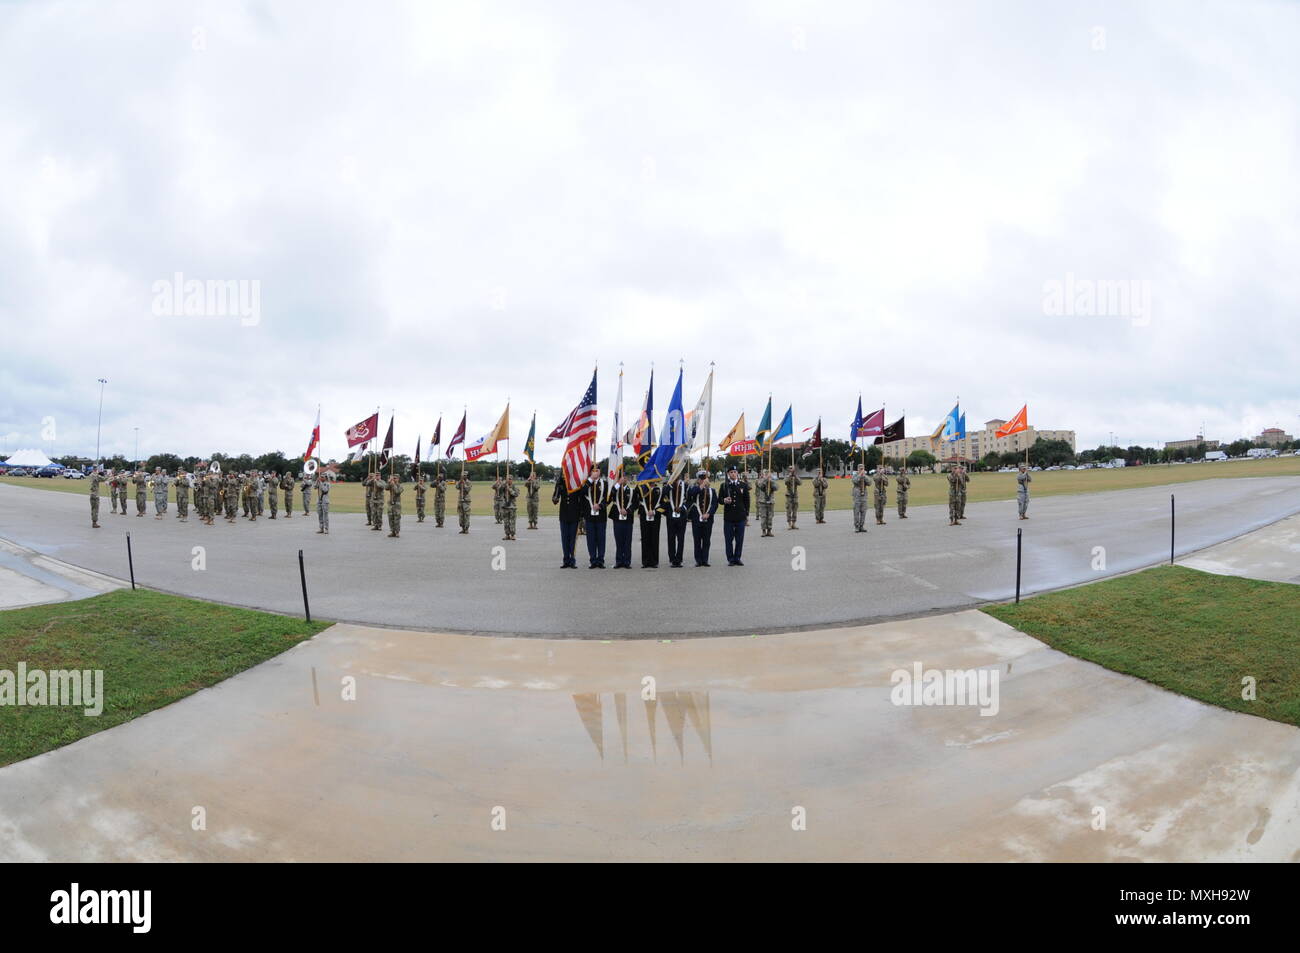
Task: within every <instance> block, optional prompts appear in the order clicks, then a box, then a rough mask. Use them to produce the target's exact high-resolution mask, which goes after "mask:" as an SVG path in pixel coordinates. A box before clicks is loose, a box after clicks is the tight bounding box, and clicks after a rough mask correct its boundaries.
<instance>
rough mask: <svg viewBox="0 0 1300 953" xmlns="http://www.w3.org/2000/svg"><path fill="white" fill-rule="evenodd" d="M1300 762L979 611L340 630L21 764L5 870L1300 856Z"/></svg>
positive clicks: (1263, 738) (11, 793)
mask: <svg viewBox="0 0 1300 953" xmlns="http://www.w3.org/2000/svg"><path fill="white" fill-rule="evenodd" d="M915 663H920V664H921V665H923V666H924V667H926V668H936V667H942V668H979V669H983V670H985V671H987V672H990V673H996V674H997V676H998V680H999V681H998V685H999V689H998V703H997V712H996V714H992V715H989V716H985V715H981V714H980V711H979V709H977V708H976V707H971V706H947V707H937V706H936V707H927V706H902V707H900V706H896V705H895V704H893V703H892V701H891V687H892V683H891V677H892V676H893V674H894V672H895V671H897V670H900V669H901V670H911V669H912V667H913V665H914V664H915ZM647 678H649V679H653V685H654V689H655V697H654V700H653V701H647V700H644V699H643V694H642V693H643V692H644V691H645V690H646V688H647V686H649V685H650V684H651V683H650V682H647ZM348 679H352V680H355V700H345V698H344V695H345V692H346V691H347V690H348V686H349V683H348V682H347V681H346V680H348ZM106 688H107V690H108V691H109V692H111V691H112V684H111V673H109V675H108V683H107V684H106ZM1298 769H1300V731H1298V730H1297V729H1295V728H1292V727H1289V726H1286V725H1282V724H1278V723H1275V722H1270V721H1265V720H1262V719H1257V718H1252V717H1250V716H1248V715H1241V714H1235V713H1231V712H1227V711H1223V710H1220V709H1217V708H1213V707H1210V706H1207V705H1203V704H1201V703H1199V702H1196V701H1192V700H1190V699H1187V698H1183V697H1181V696H1178V695H1174V694H1172V693H1169V692H1166V691H1163V690H1161V689H1158V688H1154V687H1152V686H1150V685H1148V684H1146V683H1144V682H1141V681H1138V680H1136V679H1133V678H1129V677H1127V676H1123V675H1118V674H1115V673H1113V672H1110V671H1107V670H1106V669H1103V668H1101V667H1099V666H1096V665H1092V664H1090V663H1087V662H1082V661H1079V660H1077V659H1074V658H1071V657H1069V656H1066V655H1063V654H1061V653H1060V652H1056V651H1054V650H1052V649H1049V648H1047V647H1046V646H1044V645H1043V644H1042V643H1040V642H1038V641H1036V640H1034V639H1032V638H1029V637H1028V636H1025V635H1023V634H1021V633H1018V632H1016V631H1015V630H1013V629H1011V628H1008V627H1007V626H1005V625H1003V624H1002V623H1000V622H998V621H996V620H994V619H992V618H990V617H989V616H986V615H985V614H983V613H981V612H976V611H965V612H959V613H956V614H953V615H947V616H938V617H932V618H927V619H914V620H910V621H904V622H894V623H886V624H882V625H874V626H866V627H855V628H838V629H833V630H826V631H812V632H802V633H793V634H788V635H771V636H762V637H729V638H717V639H692V640H688V641H684V642H683V641H673V642H662V641H646V640H642V641H631V642H628V641H615V642H609V643H602V642H598V641H589V640H588V641H580V640H567V641H556V640H549V639H523V640H521V639H507V638H493V637H475V636H464V635H449V634H430V633H420V632H405V631H395V630H391V629H374V628H364V627H359V626H353V625H337V626H335V627H333V628H331V629H329V630H327V631H325V632H323V633H322V634H321V635H319V636H317V637H316V638H315V639H313V640H312V641H310V642H307V643H303V644H301V645H299V646H297V647H295V648H294V649H292V650H290V651H288V652H286V653H285V654H283V655H281V656H279V657H277V658H275V659H273V660H271V661H268V662H266V663H264V664H262V665H259V666H256V667H255V668H252V669H250V670H248V671H246V672H244V673H242V674H240V675H238V676H236V677H234V678H232V679H229V680H228V681H226V682H223V683H221V684H220V685H217V686H215V687H214V688H211V689H208V690H205V691H202V692H199V693H197V694H195V695H193V696H191V697H189V698H186V699H184V700H182V701H180V702H178V703H176V704H174V705H172V706H170V707H168V708H165V709H161V710H159V711H156V712H154V713H152V714H149V715H146V716H144V717H142V718H139V719H137V720H136V721H133V722H131V723H129V724H126V725H122V726H119V727H117V728H113V729H111V730H109V731H106V732H102V733H100V734H98V735H94V736H92V737H89V738H86V739H83V740H82V741H79V742H77V743H76V744H73V745H70V746H69V747H66V748H63V749H60V750H57V751H53V752H50V753H48V754H45V755H42V756H40V757H37V758H33V759H31V760H29V761H25V762H21V763H19V764H15V765H11V766H9V767H7V768H4V769H0V861H22V860H31V861H36V860H41V861H47V860H54V861H72V860H93V861H114V860H209V861H211V860H219V861H238V860H258V861H263V860H265V861H288V860H295V861H311V860H348V861H364V860H506V859H511V860H588V861H598V860H657V861H689V860H814V859H816V860H908V861H912V860H980V861H1003V860H1088V861H1134V860H1161V861H1204V860H1271V861H1296V860H1300V770H1298ZM199 809H201V810H202V813H203V817H204V819H205V824H206V829H203V830H195V829H193V824H194V818H195V817H196V811H197V810H199ZM1103 812H1104V813H1103ZM800 816H802V817H805V818H806V829H805V830H795V829H793V828H792V822H793V821H795V820H796V819H797V818H798V817H800ZM1103 816H1104V824H1105V826H1104V829H1101V830H1098V829H1094V826H1093V825H1094V824H1095V823H1099V822H1100V819H1101V818H1103ZM494 819H497V820H498V822H500V821H501V820H504V824H505V829H504V830H496V829H494V828H493V822H494Z"/></svg>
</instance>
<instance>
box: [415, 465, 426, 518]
mask: <svg viewBox="0 0 1300 953" xmlns="http://www.w3.org/2000/svg"><path fill="white" fill-rule="evenodd" d="M428 492H429V482H428V481H427V480H425V478H424V471H423V470H421V471H420V474H419V476H417V477H416V479H415V521H416V522H417V523H423V522H424V495H425V494H426V493H428Z"/></svg>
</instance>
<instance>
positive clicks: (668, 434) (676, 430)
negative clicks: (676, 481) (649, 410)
mask: <svg viewBox="0 0 1300 953" xmlns="http://www.w3.org/2000/svg"><path fill="white" fill-rule="evenodd" d="M686 441H687V434H686V417H685V414H683V413H682V372H681V371H678V372H677V386H676V387H674V388H673V396H672V399H671V400H670V401H668V414H667V416H665V417H664V426H663V429H662V430H661V431H660V432H659V446H657V447H655V448H654V450H653V452H651V454H650V459H649V460H648V461H647V462H646V465H645V466H644V467H643V468H642V469H641V472H640V473H639V474H637V478H636V481H637V482H638V483H651V482H654V481H655V480H667V479H670V478H671V477H672V476H673V475H675V472H676V471H677V470H678V469H679V468H680V467H681V466H684V461H685V459H686V447H687V443H686Z"/></svg>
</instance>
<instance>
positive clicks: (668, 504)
mask: <svg viewBox="0 0 1300 953" xmlns="http://www.w3.org/2000/svg"><path fill="white" fill-rule="evenodd" d="M690 491H691V488H690V487H689V486H687V485H686V480H685V479H684V478H683V477H682V475H681V474H680V473H679V474H678V475H677V476H676V477H674V478H673V480H672V481H671V482H670V483H669V484H668V486H667V487H666V488H665V489H664V518H665V519H666V520H667V523H668V564H669V565H670V566H672V567H673V568H674V569H680V568H681V565H682V556H683V555H684V550H685V549H686V523H687V522H688V521H689V520H690V518H691V517H690V512H689V510H690V505H691V492H690Z"/></svg>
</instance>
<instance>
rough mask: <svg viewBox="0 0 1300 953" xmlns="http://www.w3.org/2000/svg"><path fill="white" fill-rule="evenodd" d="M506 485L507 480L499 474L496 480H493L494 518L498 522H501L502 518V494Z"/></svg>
mask: <svg viewBox="0 0 1300 953" xmlns="http://www.w3.org/2000/svg"><path fill="white" fill-rule="evenodd" d="M504 486H505V481H504V480H502V479H501V477H500V476H498V477H497V478H496V479H495V480H493V481H492V518H493V519H494V520H496V521H497V522H498V523H500V522H501V520H502V515H501V509H502V500H503V498H502V494H501V489H502V487H504Z"/></svg>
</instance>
